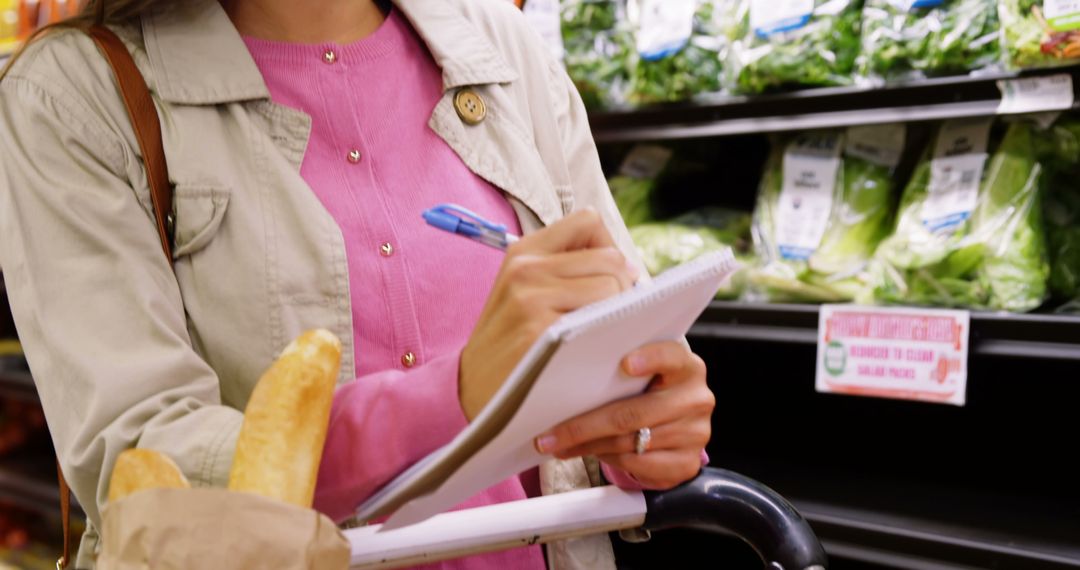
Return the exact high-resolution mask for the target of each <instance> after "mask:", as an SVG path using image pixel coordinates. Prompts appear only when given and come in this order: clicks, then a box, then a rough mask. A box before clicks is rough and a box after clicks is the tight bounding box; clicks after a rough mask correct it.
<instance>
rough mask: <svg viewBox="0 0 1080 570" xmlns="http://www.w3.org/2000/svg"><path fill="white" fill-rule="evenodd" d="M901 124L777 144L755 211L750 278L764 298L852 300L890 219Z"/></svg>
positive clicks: (863, 283) (813, 135) (814, 134)
mask: <svg viewBox="0 0 1080 570" xmlns="http://www.w3.org/2000/svg"><path fill="white" fill-rule="evenodd" d="M905 136H906V130H905V128H904V127H903V126H902V125H884V126H875V127H856V128H852V129H849V130H848V131H846V132H845V131H819V132H812V133H806V134H802V135H798V136H796V137H795V138H794V139H792V140H790V141H789V142H788V143H787V144H786V145H776V147H775V148H774V151H773V153H772V156H771V157H770V159H769V162H768V164H767V165H766V171H765V175H764V177H763V179H762V182H761V189H760V191H759V193H758V203H757V207H756V209H755V211H754V227H753V238H754V246H755V249H756V250H757V254H758V257H759V259H760V262H761V264H762V265H761V267H759V268H757V269H755V270H754V271H752V272H751V274H750V281H751V283H752V284H753V285H754V286H755V287H756V288H757V289H759V290H760V291H761V292H763V293H764V294H765V296H766V297H767V298H768V299H769V300H771V301H779V302H840V301H850V300H853V299H854V298H855V297H856V296H857V295H858V294H859V293H860V291H861V290H862V289H864V288H865V287H866V285H867V282H866V277H865V271H866V267H867V263H868V261H869V260H870V258H871V256H872V255H873V253H874V250H875V248H876V246H877V244H878V243H879V242H880V241H881V240H882V239H883V238H884V237H885V236H886V235H887V233H888V230H889V228H890V225H891V222H892V204H893V202H894V200H893V189H894V183H893V176H892V174H893V171H894V170H895V168H896V166H897V164H898V163H899V161H900V157H901V155H902V153H903V148H904V139H905Z"/></svg>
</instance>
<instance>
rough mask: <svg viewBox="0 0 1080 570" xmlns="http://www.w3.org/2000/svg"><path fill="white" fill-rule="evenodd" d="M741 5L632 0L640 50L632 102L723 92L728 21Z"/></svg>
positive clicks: (721, 0)
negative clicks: (722, 72)
mask: <svg viewBox="0 0 1080 570" xmlns="http://www.w3.org/2000/svg"><path fill="white" fill-rule="evenodd" d="M732 7H734V8H732ZM737 7H738V3H737V2H733V1H732V0H630V4H629V7H628V10H629V13H630V20H631V22H633V23H634V24H635V29H636V32H637V43H636V48H637V55H638V58H637V63H636V65H635V67H634V72H633V78H632V80H631V88H630V96H629V99H630V102H631V103H635V104H649V103H665V102H673V101H684V100H687V99H692V98H694V97H696V96H698V95H702V94H707V93H716V92H719V91H720V86H721V82H720V80H721V71H722V62H723V61H724V60H725V59H726V57H727V48H728V40H727V36H726V33H727V32H726V31H725V24H724V22H725V21H726V18H727V17H728V15H729V14H730V13H731V11H732V10H733V9H737Z"/></svg>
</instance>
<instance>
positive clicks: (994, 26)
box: [858, 0, 1000, 81]
mask: <svg viewBox="0 0 1080 570" xmlns="http://www.w3.org/2000/svg"><path fill="white" fill-rule="evenodd" d="M997 1H998V0H914V1H912V0H866V7H865V8H863V21H862V53H860V54H859V65H858V67H859V73H860V75H862V76H863V77H865V78H869V79H871V80H873V81H880V80H907V79H920V78H923V77H928V76H935V75H949V74H962V73H967V72H969V71H976V70H981V69H987V68H990V67H993V66H996V65H997V64H998V63H999V61H1000V48H999V46H1000V42H999V40H998V35H999V30H1000V25H999V23H998V14H997Z"/></svg>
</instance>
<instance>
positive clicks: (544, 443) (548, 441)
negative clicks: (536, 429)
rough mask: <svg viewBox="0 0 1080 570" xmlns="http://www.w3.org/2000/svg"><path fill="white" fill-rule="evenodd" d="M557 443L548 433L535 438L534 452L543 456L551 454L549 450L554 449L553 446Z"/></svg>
mask: <svg viewBox="0 0 1080 570" xmlns="http://www.w3.org/2000/svg"><path fill="white" fill-rule="evenodd" d="M556 443H558V442H557V441H556V440H555V436H554V435H551V434H550V433H549V434H547V435H542V436H540V437H538V438H536V442H535V444H536V450H537V451H539V452H540V453H543V454H548V453H551V450H553V449H555V444H556Z"/></svg>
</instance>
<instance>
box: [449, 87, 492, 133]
mask: <svg viewBox="0 0 1080 570" xmlns="http://www.w3.org/2000/svg"><path fill="white" fill-rule="evenodd" d="M454 108H455V109H457V114H458V116H459V117H461V120H462V121H464V122H465V124H467V125H479V124H480V123H481V122H483V120H484V117H486V116H487V105H485V104H484V100H483V99H482V98H481V97H480V95H477V93H476V91H473V90H472V89H462V90H461V91H458V92H457V95H455V96H454Z"/></svg>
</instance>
